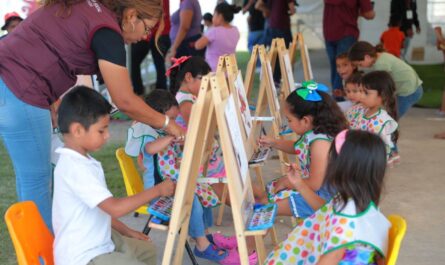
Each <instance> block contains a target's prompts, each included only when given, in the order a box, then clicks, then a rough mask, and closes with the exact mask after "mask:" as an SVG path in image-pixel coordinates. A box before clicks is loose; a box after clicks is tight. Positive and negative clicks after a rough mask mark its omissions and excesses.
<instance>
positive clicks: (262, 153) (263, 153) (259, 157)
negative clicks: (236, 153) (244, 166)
mask: <svg viewBox="0 0 445 265" xmlns="http://www.w3.org/2000/svg"><path fill="white" fill-rule="evenodd" d="M271 151H272V148H270V147H260V148H258V150H257V151H256V152H255V153H253V155H252V157H251V158H250V160H249V164H258V163H262V162H264V161H266V160H267V159H268V158H269V155H270V152H271Z"/></svg>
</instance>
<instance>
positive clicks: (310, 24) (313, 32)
mask: <svg viewBox="0 0 445 265" xmlns="http://www.w3.org/2000/svg"><path fill="white" fill-rule="evenodd" d="M30 2H32V1H29V0H27V1H25V0H1V3H0V19H1V18H3V16H4V15H5V14H6V13H8V12H11V11H16V12H18V13H19V14H20V15H21V16H23V17H26V16H27V14H28V12H29V9H30V8H31V7H32V6H31V5H32V4H30ZM216 2H217V1H216V0H200V4H201V7H202V12H203V13H205V12H210V13H213V9H214V7H215V5H216ZM229 2H237V3H240V4H242V2H243V1H242V0H236V1H229ZM298 3H299V7H298V8H297V15H295V16H293V17H292V21H293V29H292V30H293V32H294V33H295V32H296V31H302V32H303V33H304V36H305V40H306V43H307V44H308V46H309V48H311V49H323V48H324V40H323V29H322V21H323V1H322V0H298ZM389 6H390V0H383V1H382V0H376V1H375V11H376V17H375V19H374V20H371V21H367V20H364V19H359V25H360V29H361V35H360V39H362V40H366V41H369V42H371V43H373V44H377V43H378V42H379V38H380V34H381V33H382V32H383V31H384V30H386V28H387V23H388V19H389ZM417 6H418V7H417V13H418V16H419V21H420V27H421V29H422V31H421V33H420V34H415V36H414V38H413V40H412V41H411V44H410V50H409V51H408V54H409V56H408V59H410V58H411V57H410V55H411V51H412V49H413V48H424V51H425V56H424V60H423V61H411V62H412V63H421V64H434V63H442V62H443V56H442V54H441V52H439V51H437V50H436V48H435V37H434V31H433V27H434V26H445V0H419V1H417ZM178 7H179V0H171V1H170V12H171V13H173V12H174V11H175V10H176V9H177V8H178ZM1 23H2V24H3V21H1ZM233 24H234V25H236V26H237V27H238V28H239V30H240V32H241V40H240V42H239V43H238V50H246V49H247V14H245V15H242V14H241V13H240V14H237V15H236V16H235V19H234V21H233Z"/></svg>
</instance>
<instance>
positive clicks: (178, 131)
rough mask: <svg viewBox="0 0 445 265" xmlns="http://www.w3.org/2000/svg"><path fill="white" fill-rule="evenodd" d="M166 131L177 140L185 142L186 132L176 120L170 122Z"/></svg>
mask: <svg viewBox="0 0 445 265" xmlns="http://www.w3.org/2000/svg"><path fill="white" fill-rule="evenodd" d="M165 131H166V132H167V133H168V134H169V135H171V136H174V137H175V138H176V139H180V140H184V138H185V137H184V135H185V131H184V129H182V127H181V126H179V125H178V124H177V123H176V122H175V121H174V120H170V122H169V124H168V126H167V128H165Z"/></svg>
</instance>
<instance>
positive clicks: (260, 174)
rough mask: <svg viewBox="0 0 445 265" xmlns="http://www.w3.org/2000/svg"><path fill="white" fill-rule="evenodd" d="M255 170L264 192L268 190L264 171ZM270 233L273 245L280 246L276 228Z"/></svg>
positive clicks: (270, 230)
mask: <svg viewBox="0 0 445 265" xmlns="http://www.w3.org/2000/svg"><path fill="white" fill-rule="evenodd" d="M254 170H255V175H256V180H257V181H258V183H259V184H260V185H261V187H262V188H263V189H264V190H266V184H265V183H264V179H263V171H262V170H261V167H255V168H254ZM269 232H270V239H271V240H272V244H273V245H274V246H276V245H277V244H278V237H277V231H276V230H275V226H272V227H271V228H270V229H269ZM260 264H261V263H260Z"/></svg>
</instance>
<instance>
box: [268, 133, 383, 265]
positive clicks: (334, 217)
mask: <svg viewBox="0 0 445 265" xmlns="http://www.w3.org/2000/svg"><path fill="white" fill-rule="evenodd" d="M385 168H386V156H385V144H384V143H383V141H382V139H381V138H380V137H378V136H377V135H375V134H373V133H370V132H366V131H360V130H349V131H348V130H344V131H342V132H341V133H339V134H338V135H337V136H336V137H335V140H334V142H333V144H332V146H331V149H330V151H329V163H328V168H327V171H326V172H327V174H326V177H325V183H326V185H327V188H328V189H329V190H332V191H336V192H337V195H336V196H335V197H334V198H333V199H331V200H330V201H329V202H327V203H326V204H324V205H323V203H324V200H323V199H322V198H320V197H318V199H317V195H316V194H315V193H314V192H313V194H312V196H315V199H314V201H318V205H319V208H320V209H319V210H317V211H316V212H315V213H314V214H312V215H311V216H309V217H308V218H306V219H305V220H303V221H302V222H301V223H300V224H299V225H298V226H297V227H296V228H295V229H294V230H293V231H292V232H291V233H290V234H289V235H288V238H287V239H286V240H285V241H283V242H281V243H280V244H279V245H278V246H277V247H276V248H275V249H274V250H273V251H272V252H271V253H270V254H269V255H268V257H267V259H266V261H265V263H264V264H265V265H279V264H280V265H285V264H289V265H290V264H292V265H294V264H305V265H308V264H341V265H347V264H362V265H366V264H384V257H385V255H386V253H387V248H388V230H389V227H390V223H389V221H388V220H387V219H386V218H385V216H384V215H383V214H382V213H381V212H380V211H379V209H378V208H377V207H378V204H379V201H380V194H381V191H382V186H383V178H384V175H385ZM288 178H289V181H291V182H292V183H293V184H294V185H295V186H296V187H298V188H300V189H305V187H304V186H306V185H307V184H306V182H304V181H303V179H302V178H301V176H300V174H299V173H298V169H297V168H296V167H292V168H291V170H289V173H288Z"/></svg>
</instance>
